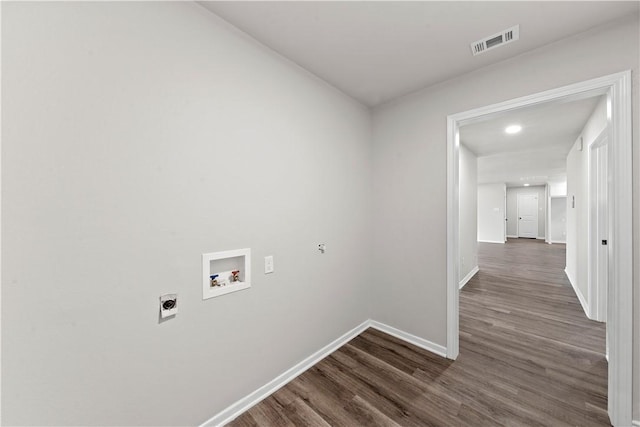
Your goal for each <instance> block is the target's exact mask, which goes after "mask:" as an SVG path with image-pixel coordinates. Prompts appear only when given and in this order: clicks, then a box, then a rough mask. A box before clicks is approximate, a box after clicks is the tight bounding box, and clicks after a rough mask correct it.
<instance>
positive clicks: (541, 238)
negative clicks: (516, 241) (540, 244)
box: [536, 236, 545, 240]
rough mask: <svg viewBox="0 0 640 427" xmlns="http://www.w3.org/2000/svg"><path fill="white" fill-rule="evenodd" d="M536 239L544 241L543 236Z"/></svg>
mask: <svg viewBox="0 0 640 427" xmlns="http://www.w3.org/2000/svg"><path fill="white" fill-rule="evenodd" d="M536 239H538V240H545V238H544V236H543V237H536Z"/></svg>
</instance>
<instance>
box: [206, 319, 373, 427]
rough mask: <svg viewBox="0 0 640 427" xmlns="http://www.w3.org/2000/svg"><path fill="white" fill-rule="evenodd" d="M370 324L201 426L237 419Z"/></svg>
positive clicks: (359, 328)
mask: <svg viewBox="0 0 640 427" xmlns="http://www.w3.org/2000/svg"><path fill="white" fill-rule="evenodd" d="M370 326H371V321H370V320H366V321H364V322H362V323H361V324H360V325H358V326H356V327H355V328H353V329H351V330H350V331H349V332H347V333H345V334H344V335H342V336H341V337H339V338H337V339H335V340H334V341H332V342H331V343H329V344H327V345H326V346H324V347H322V348H321V349H320V350H318V351H316V352H315V353H313V354H312V355H310V356H309V357H307V358H306V359H304V360H302V361H301V362H299V363H297V364H296V365H294V366H293V367H292V368H290V369H288V370H286V371H285V372H283V373H282V374H280V375H278V376H277V377H276V378H274V379H272V380H271V381H269V382H268V383H266V384H265V385H263V386H262V387H260V388H259V389H257V390H256V391H254V392H253V393H250V394H249V395H247V396H245V397H243V398H242V399H240V400H238V401H237V402H236V403H234V404H232V405H231V406H229V407H227V408H226V409H224V410H222V412H220V413H218V414H216V415H214V416H213V417H212V418H210V419H208V420H207V421H205V422H204V423H203V424H202V425H201V427H213V426H223V425H225V424H227V423H229V422H231V421H233V420H235V419H236V418H237V417H238V416H240V415H241V414H243V413H244V412H246V411H247V410H249V409H250V408H251V407H253V406H255V405H256V404H258V403H260V402H261V401H262V400H264V399H265V398H267V397H269V396H270V395H271V394H273V393H275V392H276V391H278V390H279V389H281V388H282V387H284V386H285V385H286V384H287V383H289V382H290V381H292V380H293V379H294V378H296V377H297V376H298V375H300V374H302V373H303V372H304V371H306V370H307V369H309V368H310V367H312V366H313V365H315V364H316V363H318V362H319V361H321V360H322V359H324V358H325V357H327V356H328V355H329V354H331V353H333V352H334V351H335V350H337V349H338V348H340V347H342V346H343V345H344V344H346V343H347V342H349V341H351V339H353V338H355V337H356V336H358V335H360V334H361V333H362V332H364V331H365V330H367V329H368V328H369V327H370Z"/></svg>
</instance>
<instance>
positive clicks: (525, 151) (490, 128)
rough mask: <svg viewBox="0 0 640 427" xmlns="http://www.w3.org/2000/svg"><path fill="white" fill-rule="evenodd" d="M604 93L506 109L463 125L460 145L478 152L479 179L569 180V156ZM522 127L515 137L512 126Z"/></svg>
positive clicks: (512, 183)
mask: <svg viewBox="0 0 640 427" xmlns="http://www.w3.org/2000/svg"><path fill="white" fill-rule="evenodd" d="M600 99H601V97H592V98H587V99H583V100H579V101H573V102H567V103H560V104H543V105H539V106H535V107H529V108H525V109H522V110H517V111H510V112H507V113H502V114H500V115H499V116H497V117H494V118H492V119H490V120H487V121H483V122H479V123H474V124H470V125H467V126H463V127H461V128H460V143H461V144H464V145H465V146H466V147H467V148H469V149H470V150H471V151H473V152H474V153H475V154H476V155H477V156H478V183H480V184H485V183H494V182H505V183H507V185H508V186H521V185H523V184H524V183H529V184H531V185H538V184H544V183H546V182H558V181H563V180H565V179H566V168H567V154H568V153H569V150H570V149H571V147H572V146H573V144H574V143H575V141H576V139H577V138H578V136H579V135H580V132H581V131H582V129H583V128H584V125H585V124H586V122H587V120H588V119H589V117H590V116H591V113H593V111H594V110H595V108H596V105H597V104H598V102H599V101H600ZM512 124H519V125H521V126H522V131H521V132H519V133H517V134H514V135H509V134H507V133H506V132H505V131H504V130H505V128H506V127H507V126H509V125H512Z"/></svg>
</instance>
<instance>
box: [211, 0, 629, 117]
mask: <svg viewBox="0 0 640 427" xmlns="http://www.w3.org/2000/svg"><path fill="white" fill-rule="evenodd" d="M199 3H200V4H201V5H202V6H204V7H205V8H207V9H209V10H210V11H212V12H214V13H215V14H217V15H219V16H220V17H222V18H223V19H225V20H226V21H228V22H229V23H231V24H232V25H234V26H236V27H238V28H239V29H240V30H242V31H244V32H246V33H248V34H249V35H251V36H252V37H254V38H255V39H257V40H258V41H259V42H261V43H263V44H264V45H266V46H268V47H270V48H271V49H273V50H274V51H276V52H278V53H280V54H281V55H283V56H284V57H286V58H289V59H290V60H292V61H293V62H295V63H297V64H298V65H300V66H302V67H303V68H305V69H307V70H308V71H310V72H312V73H314V74H315V75H317V76H318V77H320V78H321V79H323V80H325V81H327V82H329V83H330V84H332V85H333V86H335V87H337V88H338V89H340V90H341V91H343V92H344V93H346V94H348V95H350V96H351V97H353V98H355V99H357V100H359V101H360V102H362V103H363V104H365V105H368V106H375V105H378V104H381V103H383V102H386V101H388V100H391V99H393V98H396V97H398V96H401V95H404V94H407V93H409V92H413V91H415V90H418V89H421V88H423V87H426V86H430V85H433V84H435V83H438V82H441V81H444V80H448V79H450V78H452V77H455V76H458V75H461V74H464V73H467V72H470V71H472V70H474V69H477V68H480V67H484V66H487V65H489V64H493V63H496V62H499V61H502V60H505V59H507V58H511V57H514V56H516V55H519V54H521V53H523V52H526V51H528V50H531V49H535V48H537V47H540V46H543V45H546V44H548V43H551V42H554V41H556V40H559V39H562V38H565V37H568V36H570V35H573V34H576V33H579V32H582V31H586V30H588V29H590V28H593V27H595V26H598V25H601V24H603V23H606V22H609V21H612V20H615V19H618V18H621V17H623V16H627V15H630V14H636V15H637V14H638V11H639V3H638V2H628V1H622V2H613V1H593V2H592V1H587V2H581V1H568V2H556V1H539V2H521V1H511V2H506V1H499V2H484V1H474V2H457V1H453V2H446V1H445V2H436V1H433V2H432V1H425V2H404V1H402V2H400V1H398V2H396V1H356V2H346V1H345V2H340V1H329V2H323V1H318V2H316V1H275V2H272V1H235V2H234V1H202V2H199ZM516 24H519V25H520V40H518V41H516V42H513V43H510V44H507V45H504V46H502V47H499V48H496V49H493V50H491V51H488V52H485V53H484V54H481V55H478V56H475V57H474V56H472V54H471V48H470V46H469V45H470V44H471V43H472V42H474V41H476V40H479V39H481V38H484V37H487V36H491V35H493V34H495V33H497V32H499V31H502V30H504V29H506V28H509V27H511V26H513V25H516Z"/></svg>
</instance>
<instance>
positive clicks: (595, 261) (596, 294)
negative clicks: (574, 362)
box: [587, 126, 611, 333]
mask: <svg viewBox="0 0 640 427" xmlns="http://www.w3.org/2000/svg"><path fill="white" fill-rule="evenodd" d="M605 143H606V144H609V127H608V126H607V127H605V128H604V129H603V130H602V132H600V134H599V135H598V136H597V137H596V139H595V140H593V142H592V143H591V144H589V147H587V171H588V172H587V177H588V180H589V182H588V186H589V193H588V202H587V203H588V206H589V208H588V210H587V218H588V224H589V232H588V239H587V254H588V260H589V261H588V268H587V303H588V306H589V313H587V316H588V317H589V318H590V319H593V320H597V321H599V322H605V321H606V318H605V317H604V316H603V311H604V312H606V310H603V309H602V300H604V299H605V298H603V295H602V292H601V289H600V287H599V286H598V283H599V282H598V281H597V275H598V274H599V273H598V269H599V267H600V263H601V262H602V261H603V260H601V259H600V257H599V256H598V253H599V249H600V245H599V244H598V243H596V242H595V240H594V237H595V236H596V235H597V234H598V225H599V218H598V214H597V211H594V209H597V203H598V200H597V197H596V194H597V186H598V179H599V178H600V179H601V178H602V177H599V175H598V174H597V173H596V172H597V170H598V165H597V164H596V165H594V164H593V162H594V161H597V157H595V156H594V153H593V150H594V149H597V148H600V147H602V146H603V145H605ZM594 204H595V206H594ZM608 210H609V212H608V216H609V217H610V216H611V207H610V206H609V209H608ZM608 228H609V229H610V228H611V224H610V223H609V227H608ZM607 234H610V233H607ZM610 239H611V236H610V235H608V236H607V240H610ZM607 245H608V242H607ZM607 252H608V255H607V258H610V257H611V251H607ZM608 332H609V331H607V333H608Z"/></svg>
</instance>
